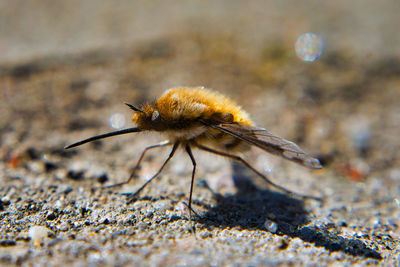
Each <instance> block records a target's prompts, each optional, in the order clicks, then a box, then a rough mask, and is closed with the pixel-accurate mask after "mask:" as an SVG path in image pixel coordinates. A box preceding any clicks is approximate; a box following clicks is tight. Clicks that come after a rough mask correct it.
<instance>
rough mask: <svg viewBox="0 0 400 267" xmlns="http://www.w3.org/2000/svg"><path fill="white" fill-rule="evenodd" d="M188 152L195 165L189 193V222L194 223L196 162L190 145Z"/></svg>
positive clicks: (187, 146) (186, 147)
mask: <svg viewBox="0 0 400 267" xmlns="http://www.w3.org/2000/svg"><path fill="white" fill-rule="evenodd" d="M185 149H186V152H187V153H188V154H189V157H190V159H191V160H192V163H193V171H192V182H191V183H190V193H189V205H188V207H189V222H191V221H192V194H193V183H194V175H195V173H196V160H195V159H194V157H193V153H192V150H191V149H190V146H189V144H186V146H185Z"/></svg>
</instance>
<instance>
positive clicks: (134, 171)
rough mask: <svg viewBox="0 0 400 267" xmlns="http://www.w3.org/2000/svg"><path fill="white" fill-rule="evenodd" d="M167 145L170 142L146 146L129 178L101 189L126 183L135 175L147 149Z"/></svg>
mask: <svg viewBox="0 0 400 267" xmlns="http://www.w3.org/2000/svg"><path fill="white" fill-rule="evenodd" d="M169 145H171V142H169V141H166V142H162V143H159V144H157V145H153V146H148V147H146V148H145V149H144V150H143V152H142V155H141V156H140V158H139V160H138V162H137V163H136V165H135V167H134V168H133V170H132V172H131V175H130V176H129V178H128V179H127V180H126V181H125V182H122V183H118V184H112V185H107V186H103V187H100V188H101V189H108V188H112V187H117V186H121V185H124V184H128V183H129V182H130V181H131V180H132V179H133V177H134V176H135V173H136V171H137V170H138V168H139V166H140V164H141V163H142V160H143V158H144V155H145V154H146V152H147V151H149V150H150V149H153V148H157V147H164V146H169Z"/></svg>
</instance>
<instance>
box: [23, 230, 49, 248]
mask: <svg viewBox="0 0 400 267" xmlns="http://www.w3.org/2000/svg"><path fill="white" fill-rule="evenodd" d="M48 234H49V229H47V228H46V227H44V226H40V225H35V226H32V227H31V228H29V232H28V236H29V237H30V238H31V240H32V241H33V243H34V244H35V245H40V243H42V242H43V240H44V239H45V238H46V237H47V236H48Z"/></svg>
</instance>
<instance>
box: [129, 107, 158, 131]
mask: <svg viewBox="0 0 400 267" xmlns="http://www.w3.org/2000/svg"><path fill="white" fill-rule="evenodd" d="M125 104H126V105H127V106H129V107H130V108H131V109H132V110H134V111H135V114H134V115H133V117H132V121H133V122H134V123H135V124H136V125H137V126H138V127H139V128H140V129H142V130H156V131H160V130H162V129H163V128H164V123H163V121H162V118H161V115H160V113H159V111H158V110H157V109H156V107H154V106H153V105H145V106H143V107H142V108H141V109H139V108H137V107H134V106H133V105H131V104H128V103H125Z"/></svg>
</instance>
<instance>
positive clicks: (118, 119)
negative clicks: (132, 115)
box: [110, 113, 125, 129]
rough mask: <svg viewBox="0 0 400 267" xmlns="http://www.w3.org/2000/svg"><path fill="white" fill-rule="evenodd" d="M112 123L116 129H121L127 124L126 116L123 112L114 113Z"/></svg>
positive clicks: (111, 118)
mask: <svg viewBox="0 0 400 267" xmlns="http://www.w3.org/2000/svg"><path fill="white" fill-rule="evenodd" d="M110 125H111V127H112V128H114V129H121V128H123V127H124V126H125V116H124V114H121V113H114V114H113V115H112V116H111V117H110Z"/></svg>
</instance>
